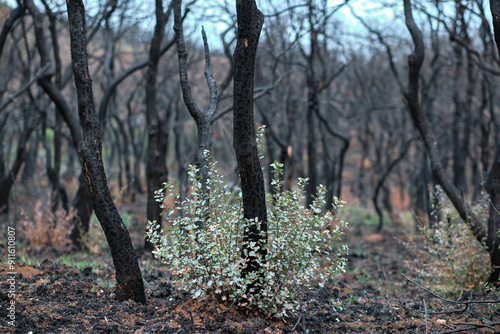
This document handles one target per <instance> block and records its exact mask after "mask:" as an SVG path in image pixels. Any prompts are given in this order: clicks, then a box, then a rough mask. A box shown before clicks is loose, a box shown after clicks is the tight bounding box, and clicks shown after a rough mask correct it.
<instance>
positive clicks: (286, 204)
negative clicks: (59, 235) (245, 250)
mask: <svg viewBox="0 0 500 334" xmlns="http://www.w3.org/2000/svg"><path fill="white" fill-rule="evenodd" d="M273 167H274V168H275V178H274V180H273V187H274V190H275V191H274V194H273V195H271V194H268V195H267V196H266V200H267V207H268V243H267V251H268V255H267V259H265V261H264V259H259V261H262V262H261V264H263V271H262V272H261V273H253V274H251V275H248V276H247V277H245V278H243V277H242V275H241V271H242V268H243V267H244V266H245V260H244V259H243V258H242V255H241V249H242V242H243V235H244V231H245V229H246V228H247V226H248V224H249V222H248V221H245V220H244V219H243V211H242V201H241V194H233V193H231V192H230V191H229V190H228V188H227V186H225V185H224V182H223V177H222V175H220V174H219V173H218V171H217V169H216V168H215V164H213V163H212V164H210V180H209V190H210V195H209V199H208V202H209V203H206V202H204V200H203V199H202V196H200V195H201V183H200V182H199V180H197V178H196V168H194V167H191V168H190V170H189V177H190V181H191V182H192V184H193V185H192V197H191V198H189V199H186V200H185V201H184V202H182V203H178V204H177V207H176V208H175V209H172V208H164V206H163V204H162V205H161V206H162V207H163V208H164V209H165V210H166V212H165V213H166V216H167V221H169V222H171V224H172V225H173V227H174V228H173V230H172V231H171V234H169V235H163V231H161V233H159V234H158V233H157V225H156V222H149V224H148V228H147V232H146V238H147V239H148V240H150V241H151V242H152V243H155V244H156V250H155V251H154V252H153V253H154V255H155V257H156V258H158V259H160V260H161V261H163V262H164V263H166V264H168V265H170V266H171V269H172V271H173V273H174V274H177V275H178V277H179V280H180V283H181V287H182V288H184V289H185V290H187V291H189V292H191V293H192V296H193V298H198V299H203V298H204V297H205V296H207V295H211V296H214V297H216V298H218V299H219V300H222V301H229V300H235V301H236V304H237V305H239V306H242V307H247V308H250V309H255V308H257V309H259V310H260V311H261V312H263V313H265V314H268V315H274V316H283V315H287V314H288V313H290V314H293V313H296V312H297V311H298V310H299V309H300V302H299V301H300V300H301V298H302V295H303V294H304V293H305V292H307V291H309V290H310V289H311V288H312V287H313V284H314V283H315V282H316V281H317V282H319V283H320V284H322V282H323V281H324V280H325V279H327V278H328V277H330V276H333V275H337V274H339V273H342V272H344V266H345V259H344V258H342V255H343V254H344V253H345V252H346V251H347V247H345V246H343V247H339V245H338V242H339V240H340V238H341V235H342V234H343V230H344V229H345V228H346V226H347V223H345V222H339V223H338V225H337V226H336V227H334V228H332V227H331V225H330V223H331V222H332V221H333V220H334V219H335V217H334V214H335V212H326V213H322V207H324V205H325V203H326V201H325V194H326V190H325V187H323V186H320V187H318V190H317V195H316V197H315V199H314V203H313V204H312V205H311V206H310V207H309V208H308V209H307V210H304V207H303V204H301V203H302V202H303V199H304V197H305V190H304V189H305V186H306V183H307V181H306V180H304V179H300V180H299V190H298V191H293V192H290V191H287V192H281V191H280V189H281V184H282V181H280V180H281V177H282V169H283V167H282V165H280V164H278V163H274V164H273ZM156 195H157V200H158V201H159V202H160V203H163V202H164V201H165V199H166V198H168V197H170V196H173V195H174V186H173V185H172V184H170V183H166V184H165V185H164V189H162V190H160V191H158V192H157V194H156ZM178 198H179V197H178V196H177V199H178ZM177 202H178V201H177ZM334 202H335V203H334V205H335V209H337V208H340V207H341V206H342V204H343V203H342V202H341V201H339V200H338V199H335V201H334ZM179 210H182V211H183V217H182V216H180V215H178V211H179ZM204 217H205V219H203V218H204ZM200 220H204V224H203V228H202V229H197V222H199V221H200ZM252 246H253V247H252ZM252 248H253V250H252ZM256 248H257V247H256V245H250V252H253V251H255V250H256ZM252 255H253V254H252ZM259 277H263V280H264V282H263V284H262V285H261V290H260V291H259V292H258V293H255V291H254V292H253V293H252V294H250V293H251V292H252V291H250V293H247V288H248V287H249V286H251V283H252V282H254V281H255V280H257V279H259Z"/></svg>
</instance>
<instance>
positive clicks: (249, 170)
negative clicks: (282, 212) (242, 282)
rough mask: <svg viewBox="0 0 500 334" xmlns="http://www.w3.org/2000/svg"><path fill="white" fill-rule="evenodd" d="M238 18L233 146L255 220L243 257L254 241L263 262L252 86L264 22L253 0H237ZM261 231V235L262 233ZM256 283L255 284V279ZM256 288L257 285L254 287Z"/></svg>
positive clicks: (246, 206) (263, 218)
mask: <svg viewBox="0 0 500 334" xmlns="http://www.w3.org/2000/svg"><path fill="white" fill-rule="evenodd" d="M236 12H237V19H238V32H237V39H238V41H237V44H236V49H235V51H234V58H233V59H234V94H233V99H234V100H233V105H234V106H233V127H234V128H233V132H234V133H233V146H234V150H235V153H236V160H237V161H238V171H239V174H240V180H241V190H242V195H243V215H244V218H245V219H252V220H255V219H256V220H257V221H258V222H257V223H252V224H251V225H250V228H249V231H248V233H247V234H246V235H245V237H244V245H243V250H242V255H243V257H247V254H248V251H249V249H248V243H249V242H255V243H256V244H257V245H258V247H259V249H258V252H257V256H260V257H261V260H262V261H265V259H266V257H267V249H266V245H267V212H266V198H265V188H264V175H263V173H262V168H261V166H260V161H259V155H258V151H257V143H256V140H255V139H256V134H255V123H254V115H253V88H254V72H255V56H256V53H257V45H258V43H259V35H260V31H261V29H262V25H263V24H264V15H263V14H262V12H261V11H260V10H259V9H258V8H257V5H256V3H255V0H237V1H236ZM261 233H263V234H264V235H261ZM247 259H248V260H247V266H246V267H245V268H244V269H243V273H242V274H243V276H246V275H248V274H249V273H252V272H256V271H259V270H260V269H261V268H260V265H259V264H258V263H257V261H256V257H252V256H248V257H247ZM256 284H257V286H258V283H257V282H256ZM257 289H258V288H257Z"/></svg>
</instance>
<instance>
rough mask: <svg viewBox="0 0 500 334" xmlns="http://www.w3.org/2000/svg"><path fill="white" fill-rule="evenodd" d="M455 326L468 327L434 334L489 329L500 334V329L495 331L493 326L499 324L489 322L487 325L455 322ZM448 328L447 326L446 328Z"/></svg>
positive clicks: (499, 323) (498, 323)
mask: <svg viewBox="0 0 500 334" xmlns="http://www.w3.org/2000/svg"><path fill="white" fill-rule="evenodd" d="M453 325H455V326H468V327H463V328H454V329H451V330H448V331H444V332H436V333H435V334H448V333H459V332H469V331H472V330H477V329H478V328H489V329H491V330H493V333H500V329H497V328H495V327H493V326H499V325H500V322H490V323H488V324H476V323H466V322H457V323H454V324H453ZM447 327H448V326H447Z"/></svg>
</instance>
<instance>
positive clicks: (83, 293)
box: [0, 225, 500, 334]
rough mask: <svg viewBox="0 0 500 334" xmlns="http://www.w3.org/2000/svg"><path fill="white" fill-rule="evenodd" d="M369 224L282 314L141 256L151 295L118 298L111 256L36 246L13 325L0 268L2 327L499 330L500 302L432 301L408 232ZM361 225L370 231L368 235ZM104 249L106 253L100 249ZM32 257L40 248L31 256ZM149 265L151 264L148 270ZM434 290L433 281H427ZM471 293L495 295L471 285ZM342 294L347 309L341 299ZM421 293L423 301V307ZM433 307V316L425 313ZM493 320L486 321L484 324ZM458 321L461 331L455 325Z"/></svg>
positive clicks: (19, 282) (21, 269) (20, 284)
mask: <svg viewBox="0 0 500 334" xmlns="http://www.w3.org/2000/svg"><path fill="white" fill-rule="evenodd" d="M366 230H367V228H366V227H363V226H361V225H359V226H353V227H351V228H350V230H349V232H348V234H349V235H348V239H349V240H348V243H349V245H350V247H351V249H352V251H351V255H350V256H349V257H348V271H347V273H346V274H344V275H342V276H341V277H339V278H338V279H337V280H336V281H332V282H329V283H327V284H326V285H325V286H324V287H323V288H320V287H319V286H318V287H317V288H316V289H315V290H314V291H313V292H312V293H310V294H308V295H307V296H305V298H304V311H303V312H302V313H301V314H299V315H296V316H291V317H288V318H285V319H272V318H267V317H263V316H261V315H259V314H257V313H251V314H246V313H245V311H244V310H240V309H238V308H237V307H232V308H231V307H230V305H229V304H221V303H219V302H217V301H216V300H214V299H211V298H207V299H205V300H203V301H197V300H193V299H192V298H191V297H190V296H189V294H187V293H185V292H183V291H180V290H179V289H178V288H177V287H175V286H172V285H171V284H170V283H169V280H168V279H167V277H168V271H167V269H166V268H165V267H164V266H162V265H158V264H156V265H154V266H151V265H150V264H151V263H154V260H153V259H152V258H151V256H150V255H148V254H146V255H144V254H143V255H141V263H142V264H143V268H142V269H143V274H144V279H145V282H146V288H147V303H146V304H137V303H135V302H133V301H126V302H118V301H116V300H115V299H114V298H113V297H114V293H113V284H114V276H113V275H114V270H113V268H112V265H111V261H110V260H109V257H107V256H104V255H102V259H101V258H94V259H93V261H95V263H99V266H98V268H94V267H86V268H81V269H77V268H75V267H71V266H68V265H65V264H61V263H59V262H57V261H58V255H56V254H54V253H53V252H48V251H46V252H45V253H41V254H36V257H37V258H39V259H40V262H39V263H36V264H31V265H30V266H28V265H26V264H24V263H22V262H18V267H17V268H16V269H15V271H16V272H17V273H18V275H17V277H16V282H15V287H16V290H17V291H16V299H15V307H16V310H15V317H16V326H15V327H12V326H9V325H8V323H7V321H8V318H7V315H8V310H7V306H8V305H9V302H10V299H9V296H8V289H9V283H8V282H7V280H6V279H7V278H8V277H9V276H8V274H7V273H8V271H9V270H8V267H7V265H6V264H2V265H1V267H0V282H1V285H0V291H1V294H0V301H1V304H0V305H1V308H0V319H1V320H0V324H1V326H2V327H1V328H0V331H1V332H6V333H24V334H27V333H37V334H38V333H427V332H429V333H431V332H433V333H436V332H441V333H451V332H459V331H461V332H463V333H465V332H467V333H483V332H484V333H492V332H497V333H499V332H500V323H495V322H499V321H500V304H472V305H470V306H469V307H468V308H467V310H465V311H464V312H460V313H459V312H454V313H448V314H443V313H440V314H431V312H442V311H453V310H457V309H462V308H463V305H460V304H458V305H453V304H449V303H446V302H443V301H439V300H436V298H433V297H432V296H430V295H429V294H427V293H425V292H423V291H422V290H421V289H419V287H418V286H416V285H414V284H407V282H406V279H405V278H404V277H403V276H402V273H406V274H407V275H408V276H409V277H411V275H412V268H409V267H408V263H412V259H413V255H412V254H411V253H410V251H408V250H407V248H406V247H405V246H404V244H403V243H402V242H401V240H404V239H406V238H407V237H406V236H405V235H404V234H402V233H397V232H395V231H396V230H397V229H395V228H393V229H392V232H384V234H366ZM363 232H364V233H363ZM103 252H104V251H103ZM33 256H35V255H33ZM147 268H149V269H147ZM430 288H431V287H430ZM466 297H467V298H466V299H467V300H470V299H474V300H486V299H491V298H494V297H495V296H492V295H488V294H486V293H484V292H474V293H470V292H469V293H467V296H466ZM337 301H341V302H342V305H341V307H339V306H337V305H336V302H337ZM424 301H425V307H424ZM425 310H427V313H428V314H427V315H425ZM487 326H489V327H487ZM453 329H455V331H452V330H453Z"/></svg>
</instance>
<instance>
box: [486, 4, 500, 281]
mask: <svg viewBox="0 0 500 334" xmlns="http://www.w3.org/2000/svg"><path fill="white" fill-rule="evenodd" d="M490 8H491V15H492V17H493V29H494V31H495V42H496V44H497V50H498V53H499V54H500V0H490ZM496 144H497V152H496V155H495V161H493V165H492V166H491V169H490V172H489V174H488V179H487V181H486V190H487V191H488V193H489V194H490V212H489V217H488V239H487V242H486V245H487V247H488V250H489V251H490V257H491V266H492V267H493V273H492V274H491V275H490V278H489V280H488V281H489V282H492V283H493V282H498V280H499V278H500V249H499V247H500V237H499V236H498V232H499V230H500V142H498V141H497V142H496Z"/></svg>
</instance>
